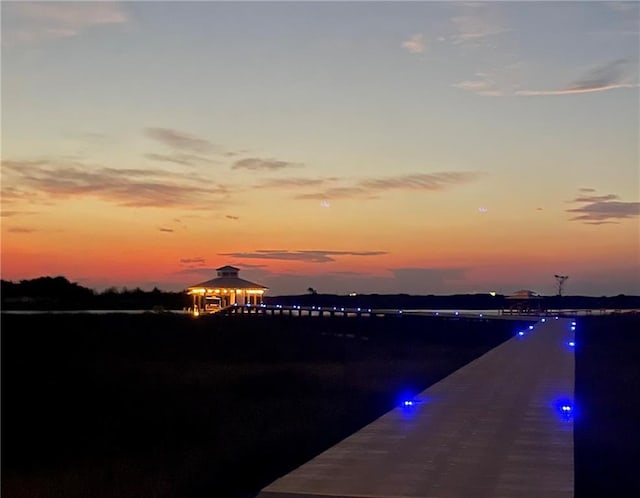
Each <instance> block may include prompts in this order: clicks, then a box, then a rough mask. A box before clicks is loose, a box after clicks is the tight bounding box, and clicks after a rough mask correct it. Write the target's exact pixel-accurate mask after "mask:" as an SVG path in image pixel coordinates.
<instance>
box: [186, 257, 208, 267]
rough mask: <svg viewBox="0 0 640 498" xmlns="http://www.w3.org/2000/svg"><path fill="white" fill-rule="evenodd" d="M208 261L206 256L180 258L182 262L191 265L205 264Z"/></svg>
mask: <svg viewBox="0 0 640 498" xmlns="http://www.w3.org/2000/svg"><path fill="white" fill-rule="evenodd" d="M206 263H207V261H206V260H205V258H203V257H200V256H197V257H195V258H180V264H182V265H189V266H203V265H205V264H206Z"/></svg>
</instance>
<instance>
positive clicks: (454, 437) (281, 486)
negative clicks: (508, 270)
mask: <svg viewBox="0 0 640 498" xmlns="http://www.w3.org/2000/svg"><path fill="white" fill-rule="evenodd" d="M573 325H574V322H572V320H570V319H563V318H560V319H558V318H555V319H554V318H550V317H547V318H544V319H541V320H540V321H539V322H537V323H536V324H535V325H533V326H531V327H530V328H529V327H527V328H524V329H522V330H520V331H518V333H517V334H516V335H515V336H514V337H513V338H512V339H510V340H508V341H506V342H504V343H503V344H501V345H500V346H498V347H496V348H494V349H493V350H491V351H489V352H488V353H486V354H485V355H483V356H481V357H480V358H478V359H476V360H474V361H473V362H471V363H469V364H468V365H466V366H464V367H463V368H461V369H459V370H457V371H456V372H454V373H453V374H451V375H449V376H448V377H446V378H445V379H443V380H441V381H440V382H438V383H436V384H434V385H433V386H431V387H430V388H428V389H426V390H425V391H423V392H421V393H419V394H418V395H417V396H415V397H414V398H411V399H407V400H404V402H403V403H401V405H400V406H398V407H397V408H395V409H393V410H391V411H390V412H388V413H386V414H385V415H383V416H382V417H380V418H378V419H377V420H375V421H374V422H372V423H371V424H369V425H367V426H366V427H364V428H363V429H361V430H360V431H358V432H356V433H354V434H352V435H351V436H349V437H348V438H346V439H344V440H343V441H341V442H340V443H338V444H336V445H335V446H333V447H332V448H329V449H328V450H327V451H325V452H323V453H321V454H320V455H318V456H317V457H316V458H314V459H312V460H310V461H309V462H307V463H305V464H303V465H302V466H300V467H299V468H297V469H295V470H294V471H293V472H291V473H289V474H287V475H285V476H283V477H281V478H280V479H278V480H276V481H275V482H273V483H271V484H270V485H269V486H267V487H266V488H264V489H263V490H262V491H261V492H260V493H259V494H258V498H304V497H309V498H311V497H314V498H329V497H331V498H342V497H352V498H353V497H357V498H409V497H411V498H427V497H429V498H435V497H460V498H465V497H474V498H485V497H486V498H489V497H491V498H498V497H505V498H506V497H514V496H518V497H532V498H539V497H545V498H556V497H557V498H560V497H563V498H564V497H567V498H569V497H573V495H574V452H573V416H574V412H575V406H574V383H575V363H574V347H575V343H574V330H575V327H574V326H573ZM425 361H427V360H425Z"/></svg>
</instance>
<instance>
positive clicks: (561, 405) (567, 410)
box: [555, 398, 575, 420]
mask: <svg viewBox="0 0 640 498" xmlns="http://www.w3.org/2000/svg"><path fill="white" fill-rule="evenodd" d="M555 409H556V410H557V411H558V413H559V415H560V416H561V417H562V418H563V419H564V420H569V419H571V418H573V417H574V416H575V407H574V404H573V401H572V400H571V399H568V398H564V399H559V400H557V401H556V402H555Z"/></svg>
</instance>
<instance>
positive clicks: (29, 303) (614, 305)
mask: <svg viewBox="0 0 640 498" xmlns="http://www.w3.org/2000/svg"><path fill="white" fill-rule="evenodd" d="M1 297H2V309H4V310H90V309H91V310H181V309H183V308H185V307H189V306H190V305H191V300H190V298H189V297H188V296H187V294H186V293H185V292H164V291H161V290H160V289H158V288H154V289H153V290H151V291H144V290H142V289H140V288H135V289H127V288H122V289H116V288H115V287H113V288H110V289H106V290H104V291H102V292H97V291H95V290H93V289H89V288H87V287H83V286H81V285H79V284H77V283H74V282H70V281H69V280H67V279H66V278H65V277H61V276H59V277H40V278H35V279H32V280H21V281H20V282H18V283H15V282H11V281H7V280H2V288H1ZM264 302H265V303H266V304H281V305H283V306H287V305H299V306H322V307H333V306H336V307H344V308H358V307H360V308H372V309H477V310H481V309H506V308H509V307H510V306H513V305H514V304H516V303H515V302H514V301H513V300H509V299H507V298H506V296H504V295H500V294H497V295H495V296H492V295H490V294H454V295H448V296H442V295H423V296H417V295H410V294H357V295H349V296H345V295H336V294H318V293H316V292H315V291H314V292H309V293H308V294H302V295H296V296H265V298H264ZM531 307H532V308H538V307H539V308H540V309H614V310H616V309H621V310H622V309H640V296H626V295H624V294H620V295H617V296H602V297H593V296H544V297H542V298H541V299H540V300H539V301H532V302H531Z"/></svg>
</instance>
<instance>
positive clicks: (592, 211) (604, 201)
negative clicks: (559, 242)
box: [567, 189, 640, 225]
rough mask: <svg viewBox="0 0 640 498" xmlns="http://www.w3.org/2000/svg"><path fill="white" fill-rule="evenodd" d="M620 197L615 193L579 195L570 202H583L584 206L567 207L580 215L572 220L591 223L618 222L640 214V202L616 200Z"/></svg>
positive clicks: (569, 211)
mask: <svg viewBox="0 0 640 498" xmlns="http://www.w3.org/2000/svg"><path fill="white" fill-rule="evenodd" d="M581 190H582V191H584V190H586V189H581ZM619 198H620V197H619V196H617V195H615V194H607V195H591V196H584V195H583V196H579V197H576V198H575V199H573V200H572V201H570V202H575V203H581V204H582V206H580V207H577V208H573V209H567V212H568V213H575V214H577V215H578V216H574V217H573V218H571V221H582V222H583V223H587V224H590V225H602V224H608V223H617V220H623V219H628V218H634V217H636V216H640V202H624V201H619V200H615V199H619Z"/></svg>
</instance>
